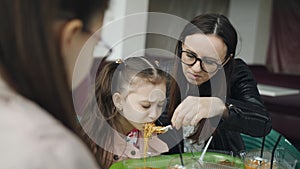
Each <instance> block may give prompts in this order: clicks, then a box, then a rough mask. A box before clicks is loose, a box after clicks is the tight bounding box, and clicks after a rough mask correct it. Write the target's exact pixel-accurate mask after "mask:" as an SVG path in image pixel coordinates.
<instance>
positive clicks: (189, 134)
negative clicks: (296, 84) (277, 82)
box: [158, 14, 271, 153]
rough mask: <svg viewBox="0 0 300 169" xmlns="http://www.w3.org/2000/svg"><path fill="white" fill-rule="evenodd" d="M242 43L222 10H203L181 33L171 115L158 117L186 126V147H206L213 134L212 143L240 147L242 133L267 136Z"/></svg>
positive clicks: (225, 147) (267, 125) (266, 123)
mask: <svg viewBox="0 0 300 169" xmlns="http://www.w3.org/2000/svg"><path fill="white" fill-rule="evenodd" d="M236 46H237V32H236V30H235V28H234V27H233V26H232V24H231V23H230V21H229V20H228V19H227V18H226V17H225V16H223V15H219V14H203V15H200V16H197V17H195V18H194V19H193V20H192V21H191V22H190V23H189V24H187V25H186V26H185V28H184V30H183V31H182V33H181V36H180V39H179V41H178V44H177V51H176V53H177V56H178V57H177V58H176V61H175V64H174V65H175V67H174V72H175V73H174V77H173V78H172V80H171V82H170V93H169V103H168V105H169V106H168V108H169V109H168V116H167V115H166V112H165V114H164V115H162V116H161V117H160V119H159V120H158V122H159V123H160V124H162V123H165V124H168V123H172V124H173V126H174V127H175V128H176V129H183V136H184V137H185V138H186V139H185V141H184V143H185V145H184V147H185V149H184V150H185V151H200V150H201V149H202V148H203V145H204V144H203V143H204V142H205V140H207V138H208V137H209V136H210V135H213V140H212V142H211V144H210V146H209V148H210V149H215V150H224V151H231V152H234V153H238V152H239V151H240V150H244V148H245V147H244V143H243V140H242V138H241V135H240V133H245V134H248V135H251V136H256V137H262V136H265V135H267V134H268V133H269V131H270V130H271V119H270V116H269V114H268V112H267V111H266V108H265V107H264V105H263V102H262V100H261V98H260V95H259V93H258V89H257V86H256V81H255V79H254V77H253V75H252V74H251V72H250V70H249V68H248V67H247V65H246V63H245V62H244V61H243V60H241V59H237V58H235V55H236ZM168 138H169V139H170V138H176V137H174V136H173V137H168ZM172 151H173V152H174V151H175V152H178V149H176V147H175V148H174V149H172V150H171V152H172Z"/></svg>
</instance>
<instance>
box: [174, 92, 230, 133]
mask: <svg viewBox="0 0 300 169" xmlns="http://www.w3.org/2000/svg"><path fill="white" fill-rule="evenodd" d="M225 110H226V106H225V104H224V102H223V101H222V100H221V99H220V98H218V97H195V96H188V97H187V98H185V99H184V100H183V101H182V102H181V103H180V104H179V105H178V107H177V108H176V109H175V111H174V114H173V116H172V119H171V122H172V125H173V126H174V127H175V128H176V129H179V128H181V127H182V126H188V125H192V126H195V125H196V124H197V123H198V122H199V121H200V120H201V119H203V118H210V117H214V116H217V115H223V113H224V111H225Z"/></svg>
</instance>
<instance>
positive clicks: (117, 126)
mask: <svg viewBox="0 0 300 169" xmlns="http://www.w3.org/2000/svg"><path fill="white" fill-rule="evenodd" d="M95 83H96V84H95V90H96V92H95V97H96V99H94V102H93V99H91V100H90V101H89V104H88V106H87V107H86V112H85V114H84V115H83V117H82V120H81V124H82V126H83V127H84V129H85V130H86V132H87V134H88V135H89V137H90V138H91V139H92V140H93V142H94V152H95V154H96V158H97V160H98V162H99V163H100V166H101V167H103V168H108V167H109V166H110V165H111V164H112V163H114V162H116V161H119V160H122V159H126V158H141V157H144V146H145V145H144V139H142V137H143V130H144V127H145V124H146V123H151V122H154V121H155V120H156V119H157V118H158V117H159V116H160V115H161V113H162V110H163V106H164V103H165V99H166V76H165V73H164V72H163V71H162V70H159V69H158V68H157V67H156V66H155V65H153V64H151V63H150V62H149V61H148V60H146V59H145V58H143V57H132V58H128V59H126V60H125V61H124V62H120V61H117V62H112V63H108V64H106V65H105V66H104V67H103V69H102V70H101V71H100V72H99V75H98V76H97V77H96V82H95ZM95 104H97V106H94V105H95ZM166 151H168V147H167V145H166V144H165V143H164V142H162V141H161V140H159V139H158V138H157V137H156V136H153V137H151V138H150V139H149V142H148V152H147V153H148V155H151V156H152V155H158V154H160V153H162V152H166Z"/></svg>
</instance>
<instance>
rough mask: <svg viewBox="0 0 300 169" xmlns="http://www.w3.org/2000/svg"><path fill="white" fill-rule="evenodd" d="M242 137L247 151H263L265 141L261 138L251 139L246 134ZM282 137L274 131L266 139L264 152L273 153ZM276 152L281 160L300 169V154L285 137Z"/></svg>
mask: <svg viewBox="0 0 300 169" xmlns="http://www.w3.org/2000/svg"><path fill="white" fill-rule="evenodd" d="M241 135H242V139H243V140H244V143H245V147H246V151H250V150H254V149H261V146H262V140H263V139H262V138H261V137H251V136H249V135H245V134H241ZM280 135H281V134H280V133H278V132H277V131H275V130H274V129H272V130H271V132H270V133H269V134H268V135H267V136H266V137H265V145H264V150H271V151H272V150H273V148H274V146H275V144H276V141H277V139H278V138H279V136H280ZM276 152H278V153H279V154H280V159H284V160H285V161H287V162H288V163H289V164H290V165H291V166H292V168H296V169H300V163H299V162H300V152H299V151H298V149H297V148H296V147H295V146H294V145H292V144H291V143H290V142H289V141H288V140H287V139H286V138H285V137H283V136H282V137H281V139H280V141H279V143H278V146H277V148H276Z"/></svg>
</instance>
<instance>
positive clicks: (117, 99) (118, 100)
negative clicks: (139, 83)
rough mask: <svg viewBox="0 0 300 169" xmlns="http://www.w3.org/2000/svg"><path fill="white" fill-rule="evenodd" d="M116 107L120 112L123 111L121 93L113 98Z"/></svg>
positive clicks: (115, 94)
mask: <svg viewBox="0 0 300 169" xmlns="http://www.w3.org/2000/svg"><path fill="white" fill-rule="evenodd" d="M112 99H113V102H114V105H115V106H116V108H117V109H118V110H122V109H123V105H122V95H121V94H120V93H114V94H113V96H112Z"/></svg>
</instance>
